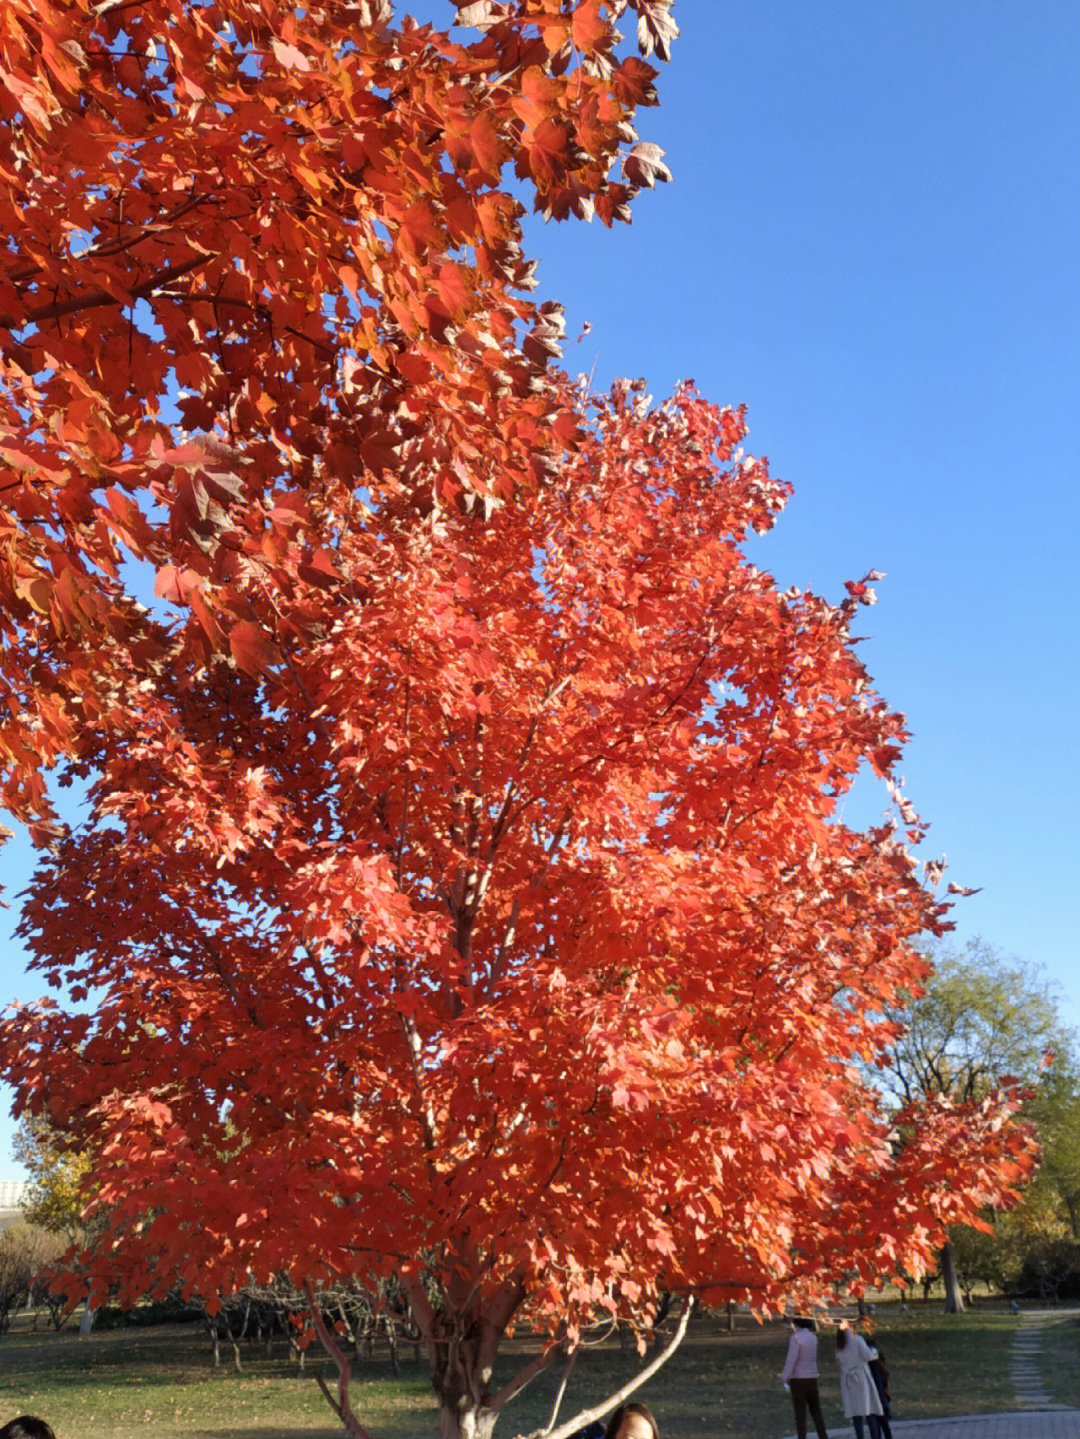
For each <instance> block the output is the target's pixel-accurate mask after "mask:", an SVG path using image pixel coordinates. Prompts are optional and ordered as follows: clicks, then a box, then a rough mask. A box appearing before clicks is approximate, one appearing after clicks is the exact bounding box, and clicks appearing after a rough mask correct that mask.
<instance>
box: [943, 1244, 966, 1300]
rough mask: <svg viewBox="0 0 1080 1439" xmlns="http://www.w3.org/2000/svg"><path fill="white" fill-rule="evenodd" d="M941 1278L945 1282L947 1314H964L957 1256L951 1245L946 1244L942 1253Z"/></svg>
mask: <svg viewBox="0 0 1080 1439" xmlns="http://www.w3.org/2000/svg"><path fill="white" fill-rule="evenodd" d="M941 1277H942V1279H943V1280H944V1281H945V1313H946V1314H963V1312H964V1296H963V1295H962V1294H961V1292H960V1283H959V1280H958V1279H957V1277H956V1256H955V1255H954V1253H953V1247H952V1245H951V1244H946V1245H945V1247H944V1248H943V1249H942V1251H941Z"/></svg>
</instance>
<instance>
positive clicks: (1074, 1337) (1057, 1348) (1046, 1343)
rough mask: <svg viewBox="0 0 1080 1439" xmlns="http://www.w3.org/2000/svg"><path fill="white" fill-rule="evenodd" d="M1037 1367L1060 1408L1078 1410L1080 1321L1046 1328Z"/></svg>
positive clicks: (1065, 1322) (1067, 1320)
mask: <svg viewBox="0 0 1080 1439" xmlns="http://www.w3.org/2000/svg"><path fill="white" fill-rule="evenodd" d="M1038 1364H1039V1372H1040V1375H1041V1377H1042V1381H1043V1384H1044V1385H1045V1387H1046V1392H1047V1393H1048V1394H1050V1395H1051V1396H1052V1397H1053V1398H1054V1399H1056V1400H1057V1402H1058V1403H1059V1404H1068V1405H1070V1406H1071V1407H1072V1408H1074V1409H1076V1408H1080V1319H1076V1318H1075V1317H1074V1318H1072V1319H1063V1320H1062V1322H1061V1323H1060V1324H1053V1325H1048V1326H1047V1327H1046V1329H1045V1330H1044V1331H1043V1337H1042V1344H1041V1346H1040V1352H1039V1357H1038Z"/></svg>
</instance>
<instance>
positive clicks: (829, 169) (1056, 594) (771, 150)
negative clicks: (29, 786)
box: [0, 0, 1080, 1178]
mask: <svg viewBox="0 0 1080 1439" xmlns="http://www.w3.org/2000/svg"><path fill="white" fill-rule="evenodd" d="M413 8H414V9H415V10H418V9H420V8H421V7H419V6H416V7H413ZM423 8H425V9H426V10H427V11H428V12H430V13H431V14H432V15H435V16H438V17H440V18H442V17H445V16H448V15H449V14H450V13H451V7H450V5H449V4H442V3H436V0H430V3H429V4H427V5H426V6H425V7H423ZM675 13H676V17H677V19H678V21H679V24H680V26H681V29H682V36H681V38H680V40H679V41H678V42H677V44H676V46H675V49H674V54H673V58H672V63H671V64H670V65H669V66H665V67H662V74H661V77H660V88H661V99H662V104H661V107H660V109H659V110H656V111H651V112H645V113H643V115H642V116H641V123H640V125H639V129H640V131H641V134H642V137H643V138H645V139H649V140H654V141H656V142H657V143H659V144H660V145H662V146H663V147H664V149H665V150H666V152H667V160H668V163H669V164H670V166H671V168H672V170H673V172H674V175H675V179H674V182H673V183H672V184H670V185H664V186H660V187H658V188H657V190H656V192H655V193H649V194H644V195H642V196H641V197H640V198H639V200H638V202H637V205H636V208H635V212H634V223H633V225H632V226H630V227H621V228H619V229H616V230H614V231H606V230H604V229H603V228H602V227H600V226H599V225H596V226H593V227H588V226H585V225H582V224H569V225H562V226H556V225H544V224H542V223H540V222H537V223H536V224H535V225H533V226H531V227H530V244H531V250H532V253H534V254H536V255H538V256H539V257H540V260H541V269H540V279H541V290H542V295H543V297H544V298H558V299H561V300H563V301H564V303H565V304H566V306H567V312H568V324H567V329H568V333H569V334H570V336H574V335H576V334H577V333H578V331H579V330H580V329H581V326H582V324H583V323H584V322H585V321H590V322H591V323H592V326H593V328H592V330H591V332H590V334H589V335H588V337H587V338H586V339H585V340H584V341H583V342H582V343H581V344H580V345H578V346H576V347H571V349H570V350H569V352H568V355H567V362H568V365H569V367H570V368H572V369H575V370H576V369H583V370H586V371H588V370H590V369H591V370H593V371H594V377H595V382H596V383H597V385H600V386H603V385H606V384H607V383H608V381H609V380H611V379H612V378H613V377H614V376H616V375H620V374H625V375H634V376H636V375H643V376H645V377H646V379H647V380H648V381H649V384H650V387H651V388H652V390H653V392H654V394H656V396H657V397H658V398H659V397H660V396H661V395H663V394H664V393H666V392H667V391H669V390H670V389H671V388H672V387H673V386H674V385H675V384H676V383H677V382H678V381H679V380H680V379H682V378H693V379H694V380H695V381H696V382H697V384H698V387H699V389H700V390H701V391H702V393H703V394H705V395H706V396H707V397H708V398H710V399H713V400H716V401H718V402H720V403H732V404H738V403H742V402H745V403H746V404H747V405H748V406H749V418H750V426H751V435H750V442H749V445H750V447H751V448H752V449H754V450H755V451H756V452H757V453H762V454H766V455H768V456H769V458H770V461H771V463H772V468H773V470H774V472H775V473H776V474H778V475H781V476H783V477H784V478H785V479H788V480H790V481H792V482H793V484H794V485H795V497H794V499H793V500H792V502H791V504H790V506H789V509H788V511H787V513H786V514H785V515H784V516H783V517H782V518H781V520H780V523H779V525H778V527H777V529H776V530H775V531H774V533H773V534H772V535H770V536H769V537H767V538H766V539H765V540H764V541H762V542H761V543H760V544H759V545H758V546H757V547H756V549H755V553H754V558H755V561H756V562H757V563H759V564H760V565H761V566H762V567H763V568H767V569H769V570H771V571H772V572H773V573H774V574H775V575H776V576H777V578H778V579H779V580H780V582H781V584H782V585H784V586H787V585H790V584H797V585H799V586H808V587H811V588H813V589H816V590H818V591H820V592H822V593H824V594H826V595H827V596H829V597H830V598H834V599H839V598H841V597H842V583H843V581H844V579H846V578H857V577H859V576H860V575H862V574H863V573H864V572H865V571H866V570H867V569H869V568H871V567H876V568H877V569H880V570H884V571H886V573H887V576H888V578H887V579H886V580H885V581H883V582H882V583H881V584H880V585H879V586H878V587H877V588H878V593H879V603H878V605H877V606H876V608H874V609H872V610H862V611H860V614H859V621H860V623H859V625H858V626H857V628H858V630H859V632H860V633H862V634H865V635H866V636H867V640H866V643H865V644H864V646H863V654H864V658H865V660H866V663H867V665H868V667H869V669H870V672H871V674H872V675H873V676H874V678H875V680H876V681H877V684H878V687H879V689H880V690H881V692H882V693H883V694H884V696H885V697H886V699H888V701H889V702H890V703H891V704H892V705H893V706H895V707H897V708H899V709H902V710H903V711H904V712H905V713H906V714H907V716H908V719H909V722H910V725H911V729H912V731H913V736H914V738H913V740H912V743H911V745H910V747H909V750H908V752H907V755H906V757H905V763H904V765H903V773H904V776H905V778H906V791H907V793H908V794H909V796H910V798H911V799H912V800H913V801H914V803H915V804H916V805H917V807H918V808H919V809H920V810H921V812H922V813H923V815H924V817H926V818H927V819H929V820H930V822H931V830H930V838H929V841H928V844H927V847H926V849H927V855H928V857H930V856H931V855H932V856H937V855H939V854H941V853H942V852H943V851H944V852H946V853H947V855H948V859H949V865H950V870H949V875H950V877H951V878H954V879H956V880H957V881H959V882H961V883H963V884H967V885H978V886H981V887H982V892H981V893H980V894H978V895H976V896H974V897H972V898H970V899H966V900H963V901H961V902H960V905H959V906H958V908H957V910H956V911H955V918H956V921H957V927H958V929H957V938H958V940H960V941H962V940H963V939H965V938H966V937H969V936H972V935H975V934H981V935H982V936H983V937H984V938H985V939H986V940H987V941H988V942H989V943H991V944H992V945H994V946H995V947H997V948H998V949H1000V950H1001V951H1002V952H1003V953H1004V954H1007V955H1017V956H1019V957H1021V958H1023V959H1025V960H1027V961H1029V962H1030V963H1032V964H1036V965H1039V964H1041V965H1043V966H1045V968H1046V971H1047V973H1048V975H1049V976H1050V977H1051V978H1052V979H1054V980H1056V981H1057V983H1058V984H1059V986H1060V989H1061V994H1062V1013H1063V1015H1064V1016H1065V1017H1066V1018H1067V1019H1068V1020H1069V1022H1071V1023H1072V1024H1074V1025H1076V1026H1080V975H1078V965H1077V957H1078V952H1080V944H1078V940H1077V931H1078V928H1080V914H1078V909H1080V903H1078V896H1080V884H1078V883H1077V879H1076V875H1075V866H1076V861H1077V852H1078V846H1077V842H1076V837H1075V835H1076V828H1077V823H1078V819H1080V779H1078V774H1080V765H1078V761H1077V740H1076V738H1075V733H1074V732H1075V730H1076V725H1077V714H1078V711H1080V684H1078V680H1077V662H1078V659H1080V643H1078V640H1077V635H1076V625H1075V621H1074V617H1073V610H1074V604H1075V601H1074V595H1073V589H1074V578H1073V571H1074V551H1075V547H1076V543H1077V538H1078V533H1080V524H1078V520H1080V502H1078V499H1077V490H1076V482H1077V476H1078V473H1080V394H1078V390H1080V278H1078V273H1080V272H1078V257H1080V88H1078V86H1077V79H1076V77H1077V75H1078V73H1080V11H1078V10H1077V9H1076V8H1075V7H1073V6H1071V5H1066V4H1065V3H1055V0H1039V3H1036V4H1031V3H1026V4H1021V3H1020V0H1015V3H1010V4H1003V3H994V0H990V3H985V0H980V3H978V4H976V3H974V0H948V3H947V4H941V3H940V0H936V3H926V0H905V3H904V4H896V5H890V6H868V5H866V4H864V3H859V4H855V3H848V0H844V3H837V0H830V3H828V4H825V5H816V6H808V5H802V4H796V3H794V0H787V3H777V0H752V3H750V0H735V3H732V0H723V3H721V0H678V3H677V4H676V7H675ZM851 803H852V811H851V815H849V817H851V816H852V815H853V817H855V818H859V817H860V815H859V814H856V813H855V812H854V811H855V809H856V808H858V807H861V806H866V807H867V808H866V814H867V816H868V817H871V816H872V815H873V813H874V804H875V803H876V800H868V799H866V798H865V796H860V797H858V798H856V799H853V800H852V802H851ZM0 865H2V866H3V875H4V882H5V889H6V892H7V894H8V895H9V897H10V896H11V894H12V892H13V891H15V890H17V889H18V888H19V886H20V883H21V882H22V881H23V880H24V879H25V878H26V876H27V875H28V873H29V858H28V856H27V854H26V851H25V849H23V848H20V847H19V846H16V845H9V846H7V847H6V849H5V850H4V851H3V853H2V855H0ZM10 920H11V912H10V911H8V912H6V914H5V912H3V911H0V997H2V998H4V999H6V998H8V997H10V996H13V995H15V994H18V995H19V996H20V997H23V998H26V997H29V996H31V995H35V994H36V993H37V992H38V990H39V987H40V986H39V983H38V981H37V980H36V979H30V980H27V979H26V978H24V977H23V976H22V974H21V969H22V959H21V955H20V953H19V951H18V949H17V947H16V946H15V945H14V943H13V942H11V941H9V940H8V939H7V932H8V931H9V929H10V924H9V923H8V921H10ZM6 1147H7V1129H6V1127H5V1124H3V1123H0V1178H2V1177H9V1176H11V1177H14V1176H15V1175H16V1174H17V1172H18V1171H17V1169H16V1167H15V1165H14V1163H13V1162H11V1161H10V1160H9V1159H7V1158H6V1157H5V1155H6Z"/></svg>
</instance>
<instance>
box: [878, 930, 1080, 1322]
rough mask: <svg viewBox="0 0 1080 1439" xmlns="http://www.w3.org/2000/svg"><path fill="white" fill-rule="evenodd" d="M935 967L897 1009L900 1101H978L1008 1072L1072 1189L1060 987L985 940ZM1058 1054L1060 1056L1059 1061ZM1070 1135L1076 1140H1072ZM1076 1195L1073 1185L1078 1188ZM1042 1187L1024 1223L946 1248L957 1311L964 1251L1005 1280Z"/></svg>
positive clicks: (888, 1075)
mask: <svg viewBox="0 0 1080 1439" xmlns="http://www.w3.org/2000/svg"><path fill="white" fill-rule="evenodd" d="M933 958H934V973H933V976H932V978H931V979H930V981H929V982H928V984H927V986H926V989H925V990H924V992H923V993H922V994H921V995H920V997H919V998H918V999H917V1000H915V1001H914V1002H909V1003H908V1004H905V1005H904V1006H902V1007H901V1008H900V1009H898V1010H896V1011H894V1012H893V1018H894V1019H896V1020H897V1022H898V1023H900V1024H901V1025H902V1026H903V1031H904V1032H903V1034H902V1036H901V1038H900V1039H899V1040H898V1041H897V1043H896V1044H895V1046H894V1047H893V1048H892V1050H891V1052H890V1054H889V1057H888V1063H887V1065H886V1067H885V1068H884V1069H883V1071H882V1079H883V1082H884V1085H885V1088H886V1090H887V1091H888V1092H889V1093H890V1094H891V1096H892V1098H893V1100H894V1102H895V1103H896V1104H898V1105H908V1104H910V1103H911V1102H912V1101H913V1100H916V1099H918V1098H919V1097H920V1096H924V1095H933V1094H945V1095H951V1096H953V1097H954V1098H956V1099H959V1100H961V1101H963V1102H970V1101H972V1100H977V1099H978V1098H979V1097H980V1096H982V1095H985V1094H987V1093H989V1092H990V1091H991V1090H993V1089H994V1088H995V1086H997V1085H998V1084H999V1083H1000V1082H1001V1080H1002V1078H1003V1077H1004V1076H1010V1077H1012V1078H1013V1079H1016V1080H1018V1081H1020V1082H1021V1083H1022V1084H1023V1085H1025V1086H1026V1087H1028V1088H1029V1089H1030V1091H1031V1100H1030V1102H1029V1103H1028V1104H1027V1105H1026V1106H1025V1110H1024V1112H1025V1116H1026V1117H1027V1118H1028V1119H1029V1120H1030V1121H1032V1122H1034V1123H1035V1124H1036V1126H1037V1128H1038V1132H1039V1137H1040V1141H1041V1142H1043V1143H1045V1144H1047V1145H1048V1146H1049V1151H1048V1152H1050V1151H1053V1152H1055V1153H1056V1154H1057V1155H1059V1156H1060V1157H1058V1158H1055V1159H1054V1161H1053V1162H1052V1164H1051V1167H1050V1169H1049V1170H1048V1171H1047V1180H1049V1177H1050V1175H1051V1174H1053V1173H1055V1172H1059V1173H1060V1175H1061V1181H1062V1183H1064V1185H1065V1186H1066V1188H1069V1187H1070V1185H1071V1184H1072V1183H1074V1182H1075V1174H1074V1172H1073V1168H1072V1159H1073V1157H1074V1155H1073V1151H1074V1150H1075V1142H1074V1141H1072V1131H1071V1130H1070V1129H1069V1128H1068V1113H1069V1108H1068V1104H1067V1103H1066V1102H1065V1098H1066V1095H1072V1096H1075V1080H1074V1079H1073V1077H1072V1075H1073V1070H1072V1066H1071V1048H1072V1037H1071V1035H1069V1034H1068V1032H1067V1031H1066V1030H1065V1028H1064V1026H1063V1025H1062V1022H1061V1019H1060V1016H1059V1013H1058V1008H1057V1002H1056V999H1055V996H1054V993H1053V989H1052V986H1051V985H1049V984H1048V983H1047V981H1046V980H1045V978H1044V977H1043V976H1042V975H1041V974H1040V973H1039V971H1038V970H1037V969H1036V968H1035V967H1033V966H1031V965H1028V964H1024V963H1022V962H1021V961H1019V960H1016V959H1006V958H1004V957H1002V956H1001V955H1000V954H998V953H997V951H995V950H994V949H993V948H992V946H990V945H988V944H987V943H985V941H983V940H981V939H975V940H972V941H970V942H969V943H968V944H967V946H966V947H965V949H964V951H963V953H962V954H958V953H956V952H955V951H954V950H949V949H945V948H939V949H938V950H937V951H936V952H935V954H934V956H933ZM1054 1056H1056V1062H1051V1061H1052V1059H1053V1057H1054ZM1066 1136H1068V1137H1066ZM1070 1192H1071V1191H1070ZM1045 1197H1046V1195H1045V1189H1044V1190H1043V1194H1042V1195H1041V1196H1040V1193H1039V1186H1038V1185H1036V1186H1035V1187H1034V1189H1031V1190H1028V1191H1027V1192H1026V1197H1025V1207H1026V1206H1027V1205H1030V1206H1031V1207H1030V1209H1028V1210H1027V1213H1026V1215H1025V1217H1024V1219H1023V1220H1018V1218H1017V1217H1015V1216H1014V1217H1013V1218H1012V1219H1009V1220H1006V1221H1005V1223H1004V1226H1003V1229H1002V1232H1001V1236H999V1242H998V1243H997V1244H995V1242H994V1239H993V1237H992V1236H990V1237H986V1238H983V1239H979V1238H977V1237H975V1236H965V1237H964V1238H963V1239H962V1240H958V1239H957V1236H955V1235H953V1236H952V1237H951V1239H950V1242H949V1243H948V1244H946V1245H945V1246H943V1248H942V1252H941V1257H940V1267H941V1274H942V1278H943V1280H944V1282H945V1291H946V1297H945V1304H946V1309H947V1310H949V1311H950V1312H954V1311H956V1310H959V1309H962V1308H963V1305H964V1300H963V1296H962V1293H961V1287H960V1283H959V1277H958V1274H957V1257H958V1256H957V1249H958V1245H959V1248H960V1250H961V1253H962V1256H963V1259H964V1262H966V1263H967V1264H968V1265H969V1266H975V1267H976V1268H977V1269H978V1270H980V1271H981V1273H982V1275H983V1276H987V1277H988V1276H990V1275H995V1276H997V1277H998V1278H999V1279H1004V1276H1005V1275H1006V1273H1007V1272H1008V1267H1009V1259H1008V1258H1007V1254H1006V1251H1007V1250H1008V1249H1009V1248H1010V1247H1011V1246H1013V1245H1014V1243H1015V1239H1016V1236H1017V1233H1018V1230H1019V1225H1020V1224H1030V1223H1031V1222H1032V1221H1033V1220H1034V1217H1035V1215H1036V1213H1037V1211H1038V1209H1039V1208H1040V1199H1045Z"/></svg>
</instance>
